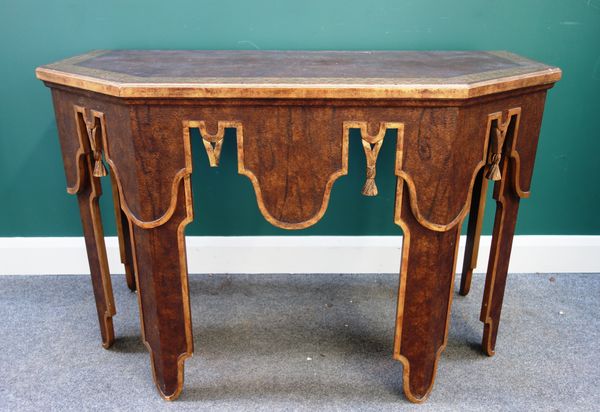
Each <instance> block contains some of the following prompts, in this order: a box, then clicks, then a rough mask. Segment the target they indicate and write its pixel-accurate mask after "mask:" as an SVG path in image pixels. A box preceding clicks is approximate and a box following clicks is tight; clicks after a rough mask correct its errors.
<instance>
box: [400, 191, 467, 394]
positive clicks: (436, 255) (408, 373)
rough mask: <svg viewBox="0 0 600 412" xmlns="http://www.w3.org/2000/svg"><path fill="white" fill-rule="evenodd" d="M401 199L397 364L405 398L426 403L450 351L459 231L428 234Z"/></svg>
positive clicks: (455, 227)
mask: <svg viewBox="0 0 600 412" xmlns="http://www.w3.org/2000/svg"><path fill="white" fill-rule="evenodd" d="M403 184H404V186H405V190H407V189H406V184H405V183H403ZM397 196H399V197H398V199H401V200H400V201H401V202H402V206H401V211H400V226H401V227H402V230H403V232H404V240H403V246H402V263H401V270H400V286H399V293H398V312H397V318H396V334H395V339H394V359H396V360H399V361H400V362H402V364H403V366H404V376H403V378H404V393H405V394H406V397H407V398H408V399H409V400H410V401H411V402H423V401H424V400H425V399H426V398H427V396H428V395H429V393H430V392H431V389H432V387H433V382H434V379H435V374H436V368H437V362H438V359H439V357H440V355H441V353H442V351H443V350H444V348H445V347H446V339H447V332H448V322H449V319H450V306H451V304H452V291H453V283H454V271H455V266H456V255H457V252H458V240H459V236H460V226H461V225H460V224H457V225H454V226H453V227H452V228H449V229H448V230H447V231H434V230H430V229H428V228H426V227H424V226H422V225H421V224H420V223H419V222H418V221H417V220H416V219H415V217H414V216H413V214H412V212H411V209H410V203H409V200H408V198H409V196H401V194H398V195H397Z"/></svg>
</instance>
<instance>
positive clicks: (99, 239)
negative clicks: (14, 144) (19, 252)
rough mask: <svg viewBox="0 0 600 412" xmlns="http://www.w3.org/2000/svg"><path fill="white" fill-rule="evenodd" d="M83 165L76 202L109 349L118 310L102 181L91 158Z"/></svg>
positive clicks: (101, 322) (88, 157) (103, 344)
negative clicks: (108, 252) (104, 225)
mask: <svg viewBox="0 0 600 412" xmlns="http://www.w3.org/2000/svg"><path fill="white" fill-rule="evenodd" d="M83 162H84V168H83V173H82V177H81V187H80V190H79V192H77V200H78V203H79V212H80V215H81V223H82V226H83V234H84V237H85V246H86V249H87V256H88V262H89V265H90V273H91V277H92V288H93V290H94V297H95V299H96V310H97V311H98V320H99V321H100V333H101V335H102V346H103V347H105V348H109V347H110V346H111V345H112V344H113V342H114V340H115V334H114V329H113V322H112V317H113V316H114V315H115V314H116V310H115V302H114V297H113V292H112V284H111V280H110V272H109V270H108V260H107V257H106V246H105V244H104V231H103V229H102V219H101V216H100V207H99V205H98V199H99V198H100V196H101V195H102V187H101V185H100V179H99V178H97V177H94V176H93V174H92V161H91V159H90V155H85V157H84V160H83Z"/></svg>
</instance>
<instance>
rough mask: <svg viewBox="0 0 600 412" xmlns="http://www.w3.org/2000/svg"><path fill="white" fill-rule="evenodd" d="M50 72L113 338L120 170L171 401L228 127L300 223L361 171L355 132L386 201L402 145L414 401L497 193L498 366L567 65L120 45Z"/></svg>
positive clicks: (494, 287) (484, 311) (270, 192)
mask: <svg viewBox="0 0 600 412" xmlns="http://www.w3.org/2000/svg"><path fill="white" fill-rule="evenodd" d="M36 74H37V77H38V78H39V79H41V80H43V81H44V83H45V84H46V85H47V86H49V87H50V88H51V90H52V98H53V102H54V109H55V113H56V122H57V126H58V133H59V138H60V144H61V148H62V155H63V161H64V167H65V173H66V179H67V191H68V192H69V193H72V194H76V195H77V199H78V202H79V208H80V212H81V220H82V223H83V232H84V235H85V241H86V248H87V254H88V259H89V264H90V271H91V277H92V284H93V290H94V295H95V298H96V305H97V311H98V319H99V321H100V332H101V335H102V344H103V346H104V347H105V348H108V347H110V346H111V344H112V343H113V340H114V332H113V323H112V318H113V316H114V315H115V313H116V312H115V304H114V299H113V294H112V287H111V279H110V275H109V271H108V264H107V260H106V249H105V245H104V234H103V229H102V221H101V217H100V210H99V207H98V198H99V197H100V195H101V194H102V189H101V181H102V179H100V178H101V177H102V176H106V175H107V174H109V176H110V182H111V189H112V192H113V197H114V199H115V201H114V208H115V213H116V216H117V229H118V237H119V245H120V251H121V260H122V262H123V263H124V265H125V271H126V279H127V283H128V285H129V287H130V288H131V289H132V290H135V289H137V291H138V300H139V306H140V315H141V326H142V339H143V341H144V344H145V345H146V347H147V348H148V350H149V352H150V359H151V364H152V371H153V376H154V381H155V383H156V386H157V387H158V390H159V392H160V394H161V395H162V396H163V397H164V398H165V399H175V398H177V396H178V395H179V394H180V392H181V390H182V387H183V369H184V361H185V359H186V358H188V357H189V356H191V355H192V351H193V342H192V321H191V317H190V304H189V291H188V274H187V267H186V252H185V238H184V230H185V226H186V225H187V224H188V223H189V222H190V221H191V220H192V217H193V208H192V194H191V185H190V178H191V174H192V160H191V158H192V155H193V154H192V153H191V144H190V130H192V129H197V130H198V131H199V134H200V136H201V139H202V142H203V145H204V148H205V149H206V152H207V154H208V159H209V161H210V166H213V167H218V165H219V157H220V154H221V147H222V144H223V139H224V135H225V130H226V129H234V130H235V136H236V139H237V156H238V170H239V173H240V174H243V175H245V176H246V177H247V178H248V179H250V182H251V183H252V186H253V187H254V191H255V193H256V200H257V203H258V207H259V209H260V212H261V213H262V215H263V216H264V217H265V218H266V219H267V220H268V221H269V222H270V223H272V224H273V225H275V226H277V227H280V228H284V229H303V228H306V227H308V226H311V225H314V224H315V223H316V222H317V221H318V220H319V219H320V218H321V217H322V216H323V214H324V213H325V210H326V209H327V204H328V201H329V196H330V193H331V190H332V188H333V185H334V182H335V181H336V180H337V179H338V178H339V177H341V176H344V175H345V174H347V171H348V141H349V138H350V137H349V136H350V130H351V129H358V130H359V131H360V136H361V141H362V147H363V149H364V155H365V156H366V164H367V167H366V171H365V183H364V186H363V187H362V193H363V194H364V195H366V196H376V195H377V185H376V171H377V157H378V154H379V151H380V149H381V146H382V143H383V140H384V138H385V137H386V136H388V138H393V137H390V136H395V137H396V142H397V143H396V145H395V159H396V160H395V175H396V180H397V188H396V198H395V207H394V215H393V216H390V223H391V221H392V220H393V222H394V223H395V224H396V225H398V226H399V227H400V228H401V229H402V232H403V233H404V240H403V246H402V258H401V266H400V280H399V288H398V309H397V316H396V329H395V339H394V345H393V357H394V359H396V360H398V361H400V362H402V364H403V371H404V372H403V388H404V393H405V394H406V397H407V398H408V399H409V400H410V401H412V402H421V401H423V400H425V399H426V398H427V396H428V395H429V393H430V392H431V389H432V386H433V382H434V378H435V373H436V366H437V362H438V359H439V357H440V355H441V353H442V351H443V350H444V348H445V346H446V341H447V333H448V323H449V319H450V306H451V303H452V295H453V280H454V273H455V266H456V256H457V252H458V239H459V236H460V231H461V226H462V223H463V220H464V219H465V218H466V216H467V215H468V216H469V217H468V236H467V238H468V239H467V247H466V255H465V259H464V262H465V263H464V267H463V269H462V279H461V280H462V282H461V287H460V293H461V294H463V295H464V294H467V293H468V291H469V285H470V282H471V273H472V271H473V268H474V266H475V262H476V261H477V250H478V243H479V236H480V231H481V220H482V215H483V209H484V205H485V197H486V190H487V185H488V180H492V181H494V182H495V184H494V199H495V200H496V217H495V223H494V229H493V240H492V248H491V255H490V259H489V265H488V269H487V277H486V281H485V292H484V297H483V304H482V308H481V321H482V322H484V332H483V350H484V352H485V353H486V354H488V355H493V353H494V347H495V342H496V335H497V333H498V324H499V321H500V311H501V307H502V298H503V295H504V288H505V283H506V275H507V271H508V263H509V258H510V252H511V245H512V238H513V234H514V229H515V222H516V218H517V211H518V207H519V201H520V199H521V198H525V197H528V196H529V193H530V183H531V176H532V172H533V165H534V158H535V152H536V147H537V142H538V135H539V132H540V124H541V121H542V113H543V109H544V100H545V97H546V92H547V90H548V89H549V88H551V87H552V86H553V84H554V83H555V82H556V81H558V80H559V79H560V76H561V71H560V69H558V68H556V67H550V66H546V65H544V64H541V63H537V62H534V61H531V60H528V59H525V58H523V57H519V56H517V55H514V54H511V53H507V52H399V51H363V52H342V51H323V52H316V51H314V52H307V51H166V50H160V51H158V50H156V51H141V50H140V51H134V50H118V51H94V52H91V53H88V54H84V55H81V56H77V57H73V58H70V59H66V60H63V61H60V62H58V63H54V64H49V65H46V66H42V67H39V68H38V69H37V71H36ZM387 130H390V132H388V133H387V134H386V131H387ZM360 190H361V188H357V192H358V191H360Z"/></svg>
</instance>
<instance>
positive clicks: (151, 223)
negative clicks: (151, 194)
mask: <svg viewBox="0 0 600 412" xmlns="http://www.w3.org/2000/svg"><path fill="white" fill-rule="evenodd" d="M100 122H101V125H102V141H103V146H104V158H105V159H106V163H107V164H108V165H109V167H110V170H111V172H112V173H113V174H114V176H115V181H116V182H117V186H118V188H119V198H120V201H121V208H122V210H123V212H124V213H125V214H126V215H127V217H128V218H129V219H131V221H132V222H133V223H135V225H136V226H139V227H141V228H143V229H151V228H154V227H157V226H160V225H162V224H164V223H166V222H167V221H168V220H169V219H170V218H171V216H172V215H173V213H174V212H175V207H176V206H177V196H178V194H179V182H180V181H181V180H182V179H185V178H187V177H189V176H190V175H191V174H192V153H191V152H192V150H191V143H190V137H189V133H188V134H185V133H184V135H183V148H184V158H185V167H184V168H182V169H180V170H179V171H178V172H177V173H175V176H174V177H173V180H172V181H171V199H170V202H169V206H168V207H167V210H166V211H165V212H164V213H163V214H162V215H161V216H160V217H158V218H156V219H153V220H144V219H141V218H139V217H138V216H136V214H135V213H134V212H133V211H132V210H131V208H130V207H129V205H128V204H127V200H126V199H125V194H124V191H123V186H122V184H121V179H120V178H119V174H120V173H119V170H118V168H117V165H116V164H115V162H114V161H113V160H112V158H111V156H110V149H109V145H108V140H107V135H106V127H105V124H106V118H105V115H104V114H103V113H102V114H101V117H100ZM184 132H185V130H184Z"/></svg>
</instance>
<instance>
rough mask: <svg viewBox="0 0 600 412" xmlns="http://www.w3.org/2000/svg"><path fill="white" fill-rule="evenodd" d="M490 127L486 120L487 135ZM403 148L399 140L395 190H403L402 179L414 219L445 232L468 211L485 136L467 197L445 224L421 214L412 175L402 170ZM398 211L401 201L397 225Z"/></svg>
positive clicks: (427, 226)
mask: <svg viewBox="0 0 600 412" xmlns="http://www.w3.org/2000/svg"><path fill="white" fill-rule="evenodd" d="M490 127H491V121H488V129H487V131H486V136H488V135H489V128H490ZM400 137H401V136H399V139H400ZM402 137H403V136H402ZM403 148H404V146H403V142H400V144H399V145H398V146H397V149H396V167H395V168H396V176H397V177H398V182H397V185H396V191H397V192H398V191H399V192H400V193H403V191H402V190H401V189H399V188H400V186H401V182H402V181H404V182H406V185H407V187H408V194H409V200H410V208H411V210H412V213H413V215H414V216H415V219H417V221H418V222H419V223H420V224H421V225H423V226H424V227H426V228H427V229H430V230H433V231H436V232H446V231H448V230H450V229H452V228H453V227H454V226H456V225H457V224H459V223H460V222H461V221H462V220H463V219H464V217H465V216H466V214H467V213H468V212H469V205H470V204H471V197H472V196H473V185H474V184H475V179H476V178H477V173H479V170H480V169H481V168H482V167H483V166H485V161H484V160H483V159H485V157H486V153H487V150H488V139H487V138H486V140H485V144H484V148H483V152H482V157H481V158H482V160H481V161H480V162H479V163H477V165H476V166H475V168H474V170H473V174H472V175H471V181H470V183H469V190H468V191H467V197H466V199H465V204H464V205H463V207H462V209H461V210H460V212H459V213H458V214H457V215H456V216H455V217H454V218H453V219H452V220H451V221H450V222H449V223H446V224H440V223H435V222H431V221H429V220H427V219H426V218H424V217H423V215H422V214H421V212H420V210H419V204H418V201H417V189H416V186H415V184H414V181H413V179H412V177H411V176H410V174H408V173H406V172H405V171H403V170H402V163H403V160H404V159H403V156H404V151H403ZM400 211H401V202H400V203H398V202H397V204H396V208H395V213H394V222H395V223H396V224H397V225H400Z"/></svg>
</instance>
